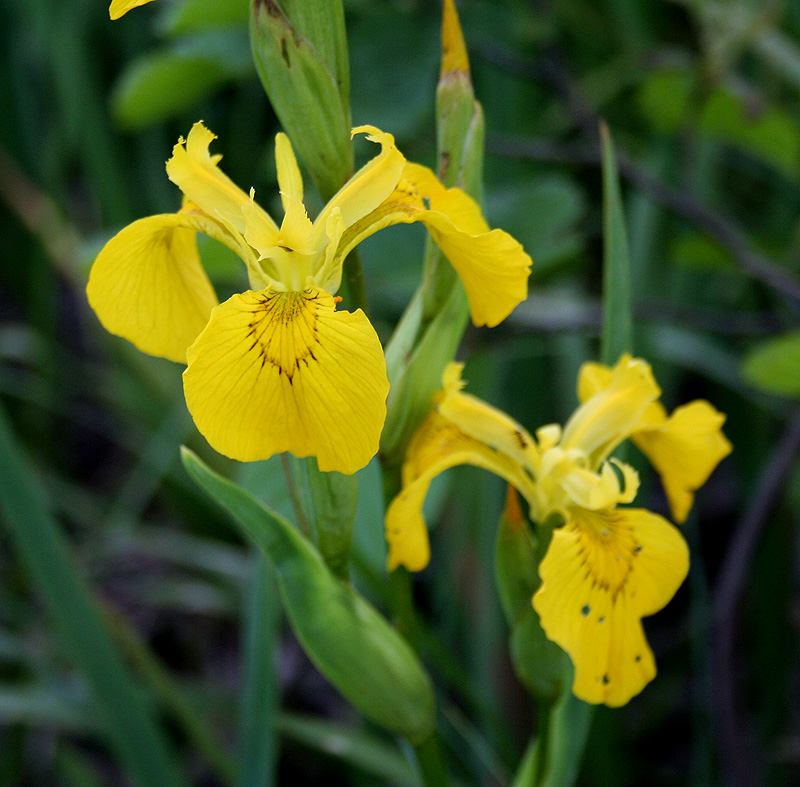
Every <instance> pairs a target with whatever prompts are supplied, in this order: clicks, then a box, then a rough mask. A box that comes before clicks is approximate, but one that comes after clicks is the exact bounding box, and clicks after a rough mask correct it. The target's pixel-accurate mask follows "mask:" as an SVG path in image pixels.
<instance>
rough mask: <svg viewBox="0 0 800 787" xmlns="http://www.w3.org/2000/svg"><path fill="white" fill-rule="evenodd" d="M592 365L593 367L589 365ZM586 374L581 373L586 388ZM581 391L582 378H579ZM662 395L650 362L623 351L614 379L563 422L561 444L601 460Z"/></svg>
mask: <svg viewBox="0 0 800 787" xmlns="http://www.w3.org/2000/svg"><path fill="white" fill-rule="evenodd" d="M590 368H591V367H590ZM586 379H587V376H586V375H583V374H582V375H581V380H583V381H584V382H583V385H584V390H585V388H586V382H585V381H586ZM578 388H579V392H580V390H581V382H580V381H579V385H578ZM660 395H661V389H660V388H659V387H658V385H657V384H656V381H655V379H654V378H653V373H652V371H651V369H650V364H648V363H646V362H645V361H643V360H641V359H640V358H631V356H630V355H623V356H622V358H620V360H619V361H618V363H617V364H616V366H615V367H614V368H613V370H612V372H611V382H610V384H609V385H607V386H605V387H603V388H602V389H600V390H599V391H598V392H597V393H595V394H594V395H593V396H591V397H590V398H589V399H587V400H586V401H585V402H584V403H583V404H582V405H581V406H580V407H579V408H578V409H577V410H576V411H575V412H574V413H573V415H572V417H571V418H570V419H569V421H567V423H566V425H565V426H564V435H563V437H562V440H561V447H562V448H563V449H564V450H569V449H570V448H578V449H580V450H581V451H583V452H584V453H586V454H587V455H590V456H591V459H592V466H593V467H597V466H599V464H600V463H601V462H602V461H603V460H604V459H605V458H606V457H607V456H608V455H609V454H610V453H611V452H612V451H613V450H614V448H616V447H617V446H618V445H619V444H620V443H621V442H622V441H623V440H626V439H627V438H628V437H630V435H631V433H632V432H633V431H634V430H635V428H636V426H637V425H638V424H639V423H640V421H641V419H642V416H643V415H644V412H645V410H646V409H647V407H648V406H649V405H650V404H651V403H652V402H654V401H655V400H656V399H658V397H659V396H660Z"/></svg>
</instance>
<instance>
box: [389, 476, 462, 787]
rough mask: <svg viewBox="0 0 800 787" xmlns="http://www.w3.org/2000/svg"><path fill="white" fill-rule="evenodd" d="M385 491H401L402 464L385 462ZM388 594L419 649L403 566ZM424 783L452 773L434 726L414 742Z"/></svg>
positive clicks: (436, 783)
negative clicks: (446, 762)
mask: <svg viewBox="0 0 800 787" xmlns="http://www.w3.org/2000/svg"><path fill="white" fill-rule="evenodd" d="M382 469H383V493H384V497H385V499H386V505H387V506H388V505H389V503H391V501H392V499H393V498H394V496H395V495H396V494H397V493H398V492H399V491H400V487H401V483H400V468H399V467H387V466H386V465H384V466H383V468H382ZM389 594H390V599H391V605H392V613H393V614H394V620H395V626H396V627H397V630H398V631H399V632H400V634H402V635H403V637H404V638H405V639H406V641H407V642H408V643H409V644H410V645H411V647H412V648H414V650H415V651H417V652H418V651H419V640H420V629H419V622H418V620H417V613H416V610H415V609H414V596H413V593H412V588H411V574H410V572H409V571H408V570H407V569H405V568H404V567H402V566H400V567H399V568H396V569H395V570H394V571H392V573H391V575H390V577H389ZM414 753H415V755H416V758H417V765H418V766H419V771H420V776H421V777H422V783H423V785H425V787H447V785H449V784H450V777H449V776H448V774H447V768H446V766H445V764H444V759H443V757H442V750H441V744H440V742H439V735H438V732H437V731H436V730H434V731H433V732H432V733H431V735H430V736H429V737H428V738H426V739H425V740H424V741H423V742H422V743H420V744H417V745H416V746H414Z"/></svg>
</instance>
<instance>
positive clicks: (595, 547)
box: [533, 508, 689, 707]
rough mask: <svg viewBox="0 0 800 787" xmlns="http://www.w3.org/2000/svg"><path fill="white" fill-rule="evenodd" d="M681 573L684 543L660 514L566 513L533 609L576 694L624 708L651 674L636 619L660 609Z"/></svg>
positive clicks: (577, 510) (542, 566)
mask: <svg viewBox="0 0 800 787" xmlns="http://www.w3.org/2000/svg"><path fill="white" fill-rule="evenodd" d="M688 570H689V551H688V549H687V547H686V542H685V541H684V540H683V537H682V536H681V534H680V533H679V532H678V530H677V528H675V527H674V526H673V525H671V524H670V523H669V522H667V521H666V520H665V519H663V518H662V517H660V516H658V515H656V514H653V513H651V512H650V511H646V510H643V509H615V510H608V511H586V510H584V509H580V508H574V509H572V510H571V511H570V516H569V519H568V520H567V522H566V524H565V525H564V526H563V527H561V528H559V529H557V530H555V531H554V532H553V538H552V541H551V542H550V546H549V547H548V550H547V554H546V555H545V557H544V559H543V560H542V562H541V564H540V566H539V574H540V576H541V579H542V585H541V587H540V588H539V590H538V591H537V592H536V594H535V595H534V597H533V606H534V608H535V609H536V611H537V612H538V613H539V617H540V619H541V622H542V627H543V629H544V631H545V634H546V635H547V636H548V637H549V638H550V639H551V640H553V641H554V642H556V643H557V644H558V645H560V646H561V647H562V648H563V649H564V650H565V651H566V652H567V653H568V654H569V656H570V658H571V659H572V663H573V665H574V667H575V682H574V685H573V692H574V693H575V695H576V696H577V697H579V698H580V699H582V700H584V701H586V702H591V703H605V704H606V705H609V706H612V707H616V706H619V705H624V704H625V703H626V702H628V700H630V699H631V697H633V696H635V695H636V694H638V693H639V692H640V691H641V690H642V689H643V688H644V686H645V685H646V684H647V683H648V682H649V681H651V680H652V679H653V677H655V674H656V667H655V660H654V659H653V654H652V651H651V650H650V648H649V646H648V644H647V640H646V639H645V636H644V631H643V629H642V623H641V618H642V617H644V616H646V615H652V614H653V613H655V612H657V611H658V610H660V609H661V608H662V607H664V606H665V605H666V604H667V602H668V601H669V600H670V599H671V598H672V596H673V595H674V594H675V591H676V590H677V589H678V587H680V584H681V583H682V582H683V580H684V578H685V577H686V574H687V572H688Z"/></svg>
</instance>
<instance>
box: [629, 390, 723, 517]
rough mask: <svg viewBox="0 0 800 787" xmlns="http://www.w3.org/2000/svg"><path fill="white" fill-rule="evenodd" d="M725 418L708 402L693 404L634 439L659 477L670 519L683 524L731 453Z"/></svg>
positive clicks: (644, 430)
mask: <svg viewBox="0 0 800 787" xmlns="http://www.w3.org/2000/svg"><path fill="white" fill-rule="evenodd" d="M723 423H725V416H724V415H723V414H722V413H720V412H719V411H718V410H716V409H715V408H714V407H712V406H711V405H710V404H709V403H708V402H706V401H703V400H700V399H698V400H696V401H694V402H690V403H689V404H686V405H683V406H682V407H678V408H676V409H675V411H674V412H673V413H672V415H671V416H670V417H669V418H667V419H664V420H662V421H661V422H660V423H659V422H655V423H654V424H653V425H652V426H650V428H645V429H643V430H641V431H638V432H636V433H635V434H634V435H633V441H634V442H635V443H636V445H637V446H638V447H639V448H640V450H641V451H642V453H643V454H644V455H645V456H646V457H647V458H648V459H649V460H650V462H651V464H652V465H653V467H655V469H656V470H657V471H658V473H659V475H660V476H661V481H662V483H663V485H664V491H665V492H666V494H667V499H668V500H669V505H670V509H671V511H672V518H673V519H674V520H675V521H676V522H678V523H679V524H680V523H681V522H684V521H685V520H686V517H687V516H688V515H689V510H690V509H691V507H692V503H693V502H694V492H695V490H697V489H699V488H700V487H701V486H702V485H703V484H704V483H705V482H706V480H707V479H708V477H709V476H710V475H711V472H712V471H713V470H714V468H715V467H716V466H717V465H718V464H719V463H720V462H721V461H722V459H724V458H725V457H726V456H727V455H728V454H729V453H730V452H731V450H732V446H731V444H730V442H729V441H728V439H727V438H726V437H725V435H724V434H723V433H722V424H723Z"/></svg>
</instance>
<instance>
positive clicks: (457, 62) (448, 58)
mask: <svg viewBox="0 0 800 787" xmlns="http://www.w3.org/2000/svg"><path fill="white" fill-rule="evenodd" d="M448 71H460V72H462V73H464V74H469V58H468V57H467V47H466V44H465V43H464V34H463V33H462V32H461V25H460V24H459V21H458V12H457V11H456V4H455V2H454V0H444V7H443V9H442V74H444V73H446V72H448Z"/></svg>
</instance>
